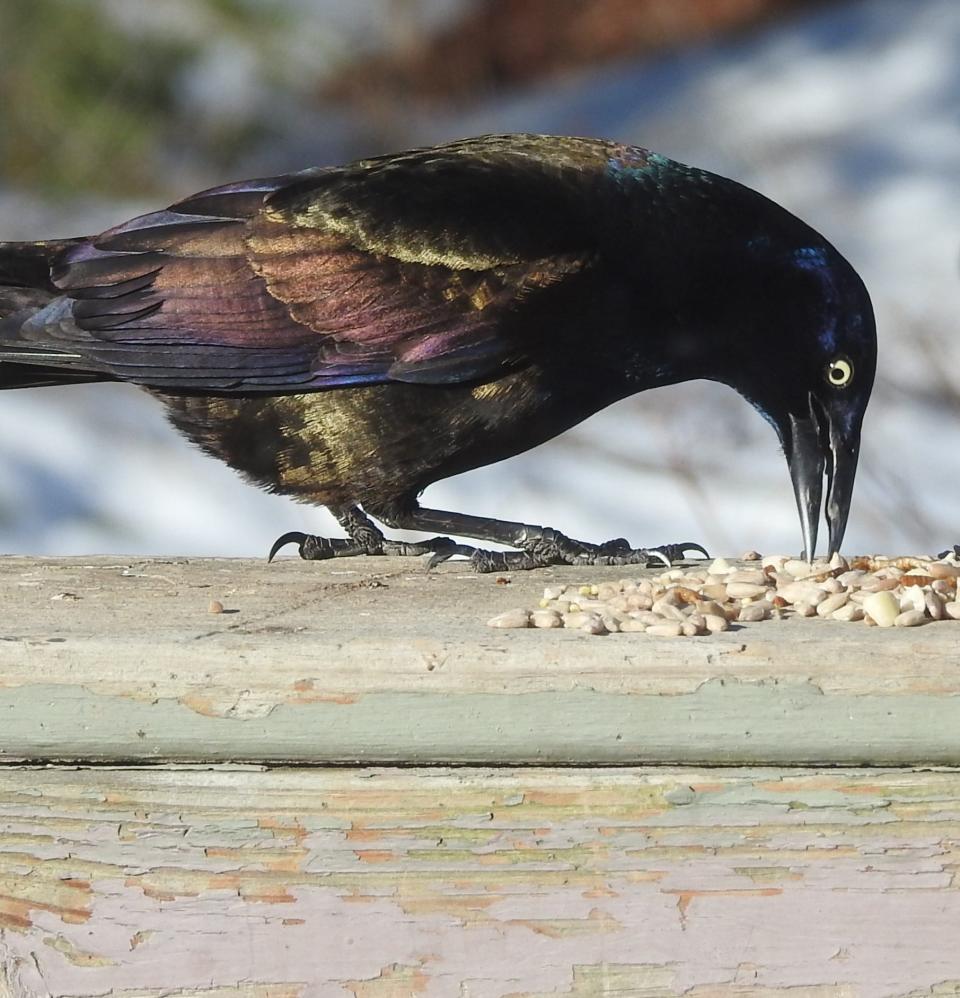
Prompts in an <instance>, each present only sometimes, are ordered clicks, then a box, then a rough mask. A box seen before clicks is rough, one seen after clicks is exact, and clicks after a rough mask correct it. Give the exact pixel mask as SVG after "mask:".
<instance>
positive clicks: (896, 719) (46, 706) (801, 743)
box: [0, 558, 960, 765]
mask: <svg viewBox="0 0 960 998" xmlns="http://www.w3.org/2000/svg"><path fill="white" fill-rule="evenodd" d="M623 574H634V575H635V574H637V573H625V571H624V570H623V569H567V570H553V571H549V572H543V571H541V572H536V573H529V574H522V573H518V574H515V575H513V576H512V581H511V582H510V583H509V584H498V581H497V580H496V579H495V578H492V577H490V576H476V575H472V574H469V573H467V572H465V571H464V570H463V568H462V567H461V566H457V565H452V564H448V565H446V566H441V568H440V569H438V570H437V571H435V572H432V573H430V574H427V573H425V572H424V570H423V567H422V564H420V563H417V562H402V561H398V560H397V559H384V558H371V559H357V560H353V561H351V562H344V563H338V562H333V563H303V562H300V561H297V560H290V559H287V560H283V561H281V562H280V563H277V564H273V565H267V564H266V563H265V562H251V561H232V560H200V561H170V562H163V561H156V560H155V561H149V562H138V563H126V562H122V561H117V560H116V559H104V558H97V559H61V560H41V561H37V560H33V559H25V558H5V559H2V560H0V598H2V603H0V606H2V617H0V759H5V760H7V761H22V760H35V761H36V760H68V761H70V760H75V761H96V762H101V761H124V760H134V761H137V760H141V761H160V760H173V761H180V762H188V761H229V760H250V761H253V762H279V763H282V762H285V761H297V762H310V763H328V762H349V761H366V762H403V763H478V764H486V763H491V762H502V763H519V762H534V763H573V764H591V763H605V764H634V763H684V764H697V763H704V764H715V763H734V764H765V763H782V764H785V765H789V764H793V763H810V764H817V763H837V764H857V763H869V764H871V765H877V764H902V763H925V764H953V763H957V762H960V696H957V695H956V694H958V693H960V668H957V667H956V665H957V664H958V655H957V637H958V636H960V623H957V622H954V621H951V622H945V623H937V624H930V625H928V626H925V627H919V628H913V629H902V630H901V629H896V630H880V629H878V628H868V627H866V626H864V625H863V624H844V623H839V622H835V621H823V620H786V621H772V622H764V623H761V624H753V625H747V626H745V627H743V628H739V629H737V630H734V631H730V632H728V633H726V634H719V635H713V636H709V637H704V638H693V639H654V638H650V637H649V636H647V635H644V634H617V635H608V636H606V637H592V636H588V635H585V634H582V633H573V632H565V631H538V630H524V631H503V630H494V629H492V628H489V627H487V626H486V624H485V621H486V620H487V618H489V617H490V616H492V615H494V614H495V613H497V612H500V611H502V610H505V609H508V608H510V607H513V606H534V605H536V602H537V599H538V598H539V596H540V595H541V594H542V588H543V586H544V585H545V584H547V583H553V582H556V581H560V580H564V581H576V582H582V581H584V580H593V581H599V580H602V579H604V578H607V579H609V578H614V579H615V578H618V577H619V576H621V575H623ZM213 598H216V599H219V600H221V601H222V602H223V603H224V605H225V606H226V610H227V611H228V612H225V613H223V614H211V613H209V612H208V605H209V602H210V600H211V599H213Z"/></svg>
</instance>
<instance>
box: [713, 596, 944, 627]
mask: <svg viewBox="0 0 960 998" xmlns="http://www.w3.org/2000/svg"><path fill="white" fill-rule="evenodd" d="M957 605H958V606H960V603H958V604H957ZM703 623H704V625H705V626H706V628H707V630H708V631H709V632H710V633H711V634H716V633H718V632H719V631H729V630H730V622H729V621H728V620H727V618H726V617H723V616H721V615H719V614H715V613H705V614H704V615H703Z"/></svg>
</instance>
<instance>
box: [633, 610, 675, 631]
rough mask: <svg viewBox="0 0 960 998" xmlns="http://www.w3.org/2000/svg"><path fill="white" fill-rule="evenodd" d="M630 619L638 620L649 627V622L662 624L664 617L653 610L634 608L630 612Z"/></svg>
mask: <svg viewBox="0 0 960 998" xmlns="http://www.w3.org/2000/svg"><path fill="white" fill-rule="evenodd" d="M630 619H631V620H639V621H640V623H642V624H643V625H644V627H649V626H650V625H651V624H662V623H663V622H664V620H665V619H666V618H665V617H661V616H660V614H659V613H654V611H653V610H636V611H635V612H633V613H631V614H630Z"/></svg>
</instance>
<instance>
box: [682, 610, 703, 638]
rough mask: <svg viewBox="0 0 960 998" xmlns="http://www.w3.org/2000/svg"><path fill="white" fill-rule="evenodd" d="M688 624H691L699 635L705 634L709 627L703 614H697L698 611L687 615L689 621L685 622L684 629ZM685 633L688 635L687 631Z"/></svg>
mask: <svg viewBox="0 0 960 998" xmlns="http://www.w3.org/2000/svg"><path fill="white" fill-rule="evenodd" d="M687 624H691V625H692V626H693V627H694V628H695V629H696V632H697V634H703V632H704V631H705V630H706V628H707V625H706V623H705V622H704V619H703V614H702V613H697V612H696V611H694V612H693V613H690V614H687V619H686V620H685V621H684V627H686V625H687ZM684 633H686V631H684Z"/></svg>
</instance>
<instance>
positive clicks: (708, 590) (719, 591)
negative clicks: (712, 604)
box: [700, 583, 727, 603]
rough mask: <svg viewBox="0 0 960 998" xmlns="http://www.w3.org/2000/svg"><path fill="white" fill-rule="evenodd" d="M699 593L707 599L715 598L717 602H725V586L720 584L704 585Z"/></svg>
mask: <svg viewBox="0 0 960 998" xmlns="http://www.w3.org/2000/svg"><path fill="white" fill-rule="evenodd" d="M700 595H701V596H706V598H707V599H712V600H716V601H717V602H718V603H726V601H727V587H726V586H725V585H722V584H719V583H718V584H716V585H705V586H703V587H702V588H701V589H700Z"/></svg>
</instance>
